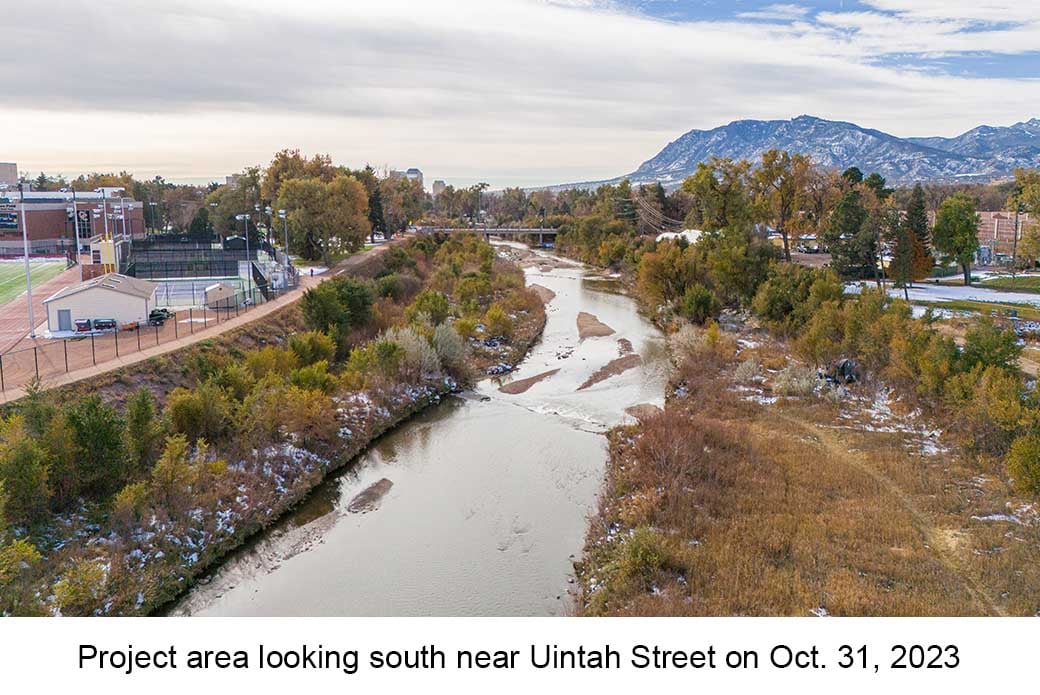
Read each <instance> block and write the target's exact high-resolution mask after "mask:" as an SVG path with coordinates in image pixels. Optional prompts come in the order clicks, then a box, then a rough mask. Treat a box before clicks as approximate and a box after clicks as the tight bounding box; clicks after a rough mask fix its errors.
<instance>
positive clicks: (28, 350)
mask: <svg viewBox="0 0 1040 695" xmlns="http://www.w3.org/2000/svg"><path fill="white" fill-rule="evenodd" d="M392 244H393V242H391V244H386V245H382V246H376V247H374V248H371V249H369V250H367V251H365V252H363V253H358V254H355V255H353V256H351V257H349V258H347V259H346V260H344V261H342V262H340V263H338V264H336V266H335V267H333V268H332V269H331V270H329V271H328V272H325V273H323V274H321V275H315V276H310V275H306V274H305V273H304V272H301V273H300V289H299V290H297V291H293V292H289V293H288V294H285V295H283V296H281V297H279V298H277V299H274V300H272V301H270V302H266V303H264V304H260V305H257V306H255V307H253V308H252V309H250V310H249V311H247V312H246V313H244V314H241V315H240V316H233V317H230V318H227V319H221V320H220V321H219V322H215V321H214V320H213V319H212V318H211V319H210V320H209V321H208V324H205V325H204V326H203V327H202V328H200V327H199V325H198V321H197V320H196V323H195V324H194V333H189V334H188V335H181V336H180V337H178V338H175V339H170V340H166V341H163V342H161V343H160V344H158V345H153V346H152V347H144V348H143V349H140V350H138V351H136V352H131V353H130V354H125V353H126V351H127V350H126V349H124V354H122V355H121V356H118V357H115V356H113V357H111V358H108V359H105V360H104V361H103V362H99V363H98V364H97V365H96V366H95V365H90V366H85V367H82V368H78V369H76V368H73V369H72V370H71V371H69V372H68V373H59V374H58V375H56V376H53V377H48V378H45V379H43V385H44V387H45V388H48V389H50V388H55V387H57V386H64V385H66V384H71V383H74V382H77V381H81V380H83V379H89V378H91V377H94V376H97V375H99V374H104V373H105V372H110V371H112V370H114V369H119V368H121V367H126V366H128V365H132V364H136V363H138V362H143V361H144V360H147V359H150V358H152V357H156V356H158V355H165V354H167V353H170V352H174V351H175V350H180V349H181V348H184V347H187V346H189V345H192V344H194V343H198V342H199V341H202V340H207V339H210V338H213V337H214V336H217V335H220V334H222V333H226V332H227V331H231V330H234V329H236V328H238V327H240V326H244V325H246V324H248V323H252V322H253V321H256V320H257V319H261V318H263V317H264V316H267V315H268V314H271V313H274V312H275V311H278V310H279V309H281V308H283V307H285V306H288V305H290V304H292V303H294V302H296V301H299V299H300V297H302V296H303V292H304V291H305V290H306V289H308V288H310V287H314V286H316V285H318V284H320V283H321V282H323V281H325V280H326V279H328V278H332V277H336V276H338V275H342V274H344V273H348V274H350V273H354V272H359V271H360V272H363V267H364V266H365V265H366V264H367V263H369V262H371V261H372V259H373V258H375V257H377V256H378V255H380V254H382V253H383V252H384V251H386V250H387V249H388V248H389V247H390V245H392ZM73 270H75V271H76V275H75V280H76V281H78V279H79V272H78V270H76V269H73ZM67 272H68V271H67ZM66 274H67V273H63V274H62V275H59V276H58V277H57V278H55V280H58V279H60V278H62V277H65V275H66ZM69 281H70V280H69V279H66V280H65V282H64V284H68V282H69ZM51 282H53V281H51ZM48 284H49V283H45V284H44V285H41V288H42V287H44V286H45V285H48ZM61 286H64V285H61ZM57 289H59V288H58V287H56V288H54V289H52V290H51V292H50V294H53V293H54V292H56V291H57ZM41 294H42V293H41ZM50 294H42V297H43V298H46V297H48V296H50ZM33 296H34V298H35V296H36V293H35V292H34V293H33ZM41 301H42V300H41ZM33 304H34V305H35V301H34V302H33ZM22 306H23V311H24V303H23V305H22ZM181 313H182V314H183V312H181ZM211 316H212V314H211ZM22 320H23V321H25V320H26V317H25V316H24V315H23V316H22ZM149 330H150V329H144V330H143V331H141V332H139V333H138V335H143V336H145V338H144V340H146V341H148V340H150V338H149V337H148V336H150V335H151V334H150V333H149V332H148V331H149ZM164 330H165V331H167V332H169V330H170V329H169V324H167V326H166V327H164ZM184 330H185V329H184V328H181V329H180V333H183V332H184ZM23 333H24V331H23ZM22 337H23V338H24V339H23V340H20V341H16V343H18V348H19V350H21V352H20V353H19V355H21V356H22V357H23V361H27V360H32V359H33V351H32V347H33V345H34V344H35V345H37V346H38V347H40V353H41V354H43V353H44V352H45V350H44V346H47V347H49V350H46V352H49V353H51V354H50V355H49V357H48V358H47V359H50V360H52V361H53V360H54V359H55V355H54V353H55V348H57V349H60V347H61V341H60V340H46V339H42V338H37V339H36V341H32V340H30V339H29V338H28V337H25V336H24V335H23V336H22ZM157 337H158V336H157ZM129 340H130V338H121V339H120V342H121V343H123V344H124V346H125V344H126V342H127V341H129ZM71 344H73V345H75V344H76V343H71ZM80 345H81V346H82V347H83V348H84V349H86V348H90V343H88V342H86V341H84V342H82V343H80ZM133 347H134V344H131V347H130V350H133ZM8 349H10V347H9V348H8ZM68 354H69V355H71V354H72V353H71V348H70V352H69V353H68ZM89 357H90V350H89V349H88V350H87V358H88V359H87V361H88V362H89ZM38 359H41V358H38ZM57 359H58V360H60V359H61V358H60V357H57ZM75 363H77V362H76V361H74V360H71V359H70V366H71V364H75ZM4 364H5V365H6V366H5V369H10V368H11V367H10V365H9V362H8V360H7V359H5V361H4ZM27 369H28V367H27ZM40 371H41V373H42V372H43V371H44V370H43V368H42V367H41V369H40ZM23 385H24V383H23ZM24 395H25V389H24V388H23V387H22V385H20V386H18V387H14V388H9V389H7V390H6V391H4V392H3V393H2V394H0V404H2V403H8V402H10V401H14V400H17V399H19V398H21V397H22V396H24Z"/></svg>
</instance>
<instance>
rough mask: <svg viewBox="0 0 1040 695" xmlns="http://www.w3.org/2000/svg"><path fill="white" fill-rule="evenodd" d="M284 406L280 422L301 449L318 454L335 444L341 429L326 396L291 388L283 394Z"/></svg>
mask: <svg viewBox="0 0 1040 695" xmlns="http://www.w3.org/2000/svg"><path fill="white" fill-rule="evenodd" d="M283 405H284V413H283V415H282V417H281V418H279V419H280V420H281V421H282V422H283V423H284V426H285V429H286V431H288V432H289V433H291V434H293V435H295V436H296V441H298V442H299V444H300V445H301V446H303V447H304V448H306V449H310V450H312V451H320V450H321V449H322V448H328V447H331V446H333V445H335V444H336V442H337V441H338V438H339V427H340V425H339V421H338V420H337V419H336V407H335V404H334V403H333V402H332V399H331V398H329V397H328V396H327V395H325V394H324V393H322V392H321V391H313V390H309V389H301V388H297V387H295V386H292V387H290V388H289V389H288V390H287V391H286V394H285V401H284V403H283Z"/></svg>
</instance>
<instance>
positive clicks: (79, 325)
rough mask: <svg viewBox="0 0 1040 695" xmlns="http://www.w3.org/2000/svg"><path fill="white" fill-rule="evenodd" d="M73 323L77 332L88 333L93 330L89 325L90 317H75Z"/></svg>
mask: <svg viewBox="0 0 1040 695" xmlns="http://www.w3.org/2000/svg"><path fill="white" fill-rule="evenodd" d="M74 325H75V326H76V332H77V333H89V332H90V331H92V330H93V328H92V327H91V325H90V319H76V321H75V324H74Z"/></svg>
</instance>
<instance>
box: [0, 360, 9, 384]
mask: <svg viewBox="0 0 1040 695" xmlns="http://www.w3.org/2000/svg"><path fill="white" fill-rule="evenodd" d="M6 390H7V386H5V385H4V356H3V355H0V391H6Z"/></svg>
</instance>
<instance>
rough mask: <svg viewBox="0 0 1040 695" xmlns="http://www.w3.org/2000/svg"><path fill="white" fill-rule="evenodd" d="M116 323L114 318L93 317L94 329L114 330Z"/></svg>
mask: <svg viewBox="0 0 1040 695" xmlns="http://www.w3.org/2000/svg"><path fill="white" fill-rule="evenodd" d="M117 325H118V324H116V320H115V319H94V330H95V331H114V330H115V329H116V326H117Z"/></svg>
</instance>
